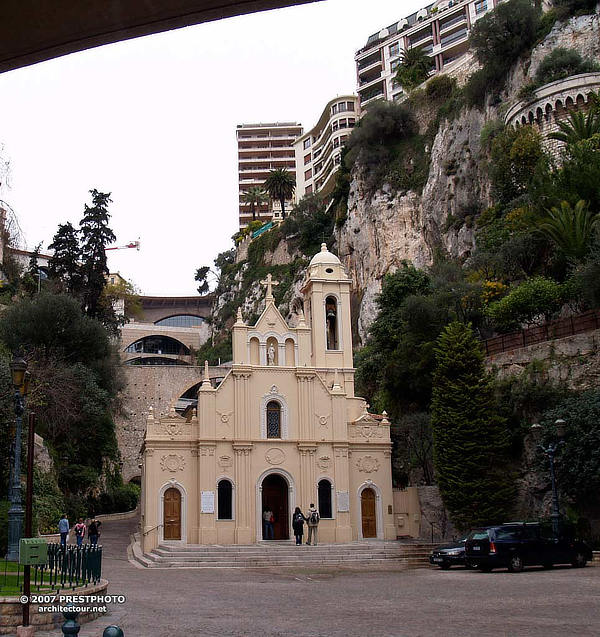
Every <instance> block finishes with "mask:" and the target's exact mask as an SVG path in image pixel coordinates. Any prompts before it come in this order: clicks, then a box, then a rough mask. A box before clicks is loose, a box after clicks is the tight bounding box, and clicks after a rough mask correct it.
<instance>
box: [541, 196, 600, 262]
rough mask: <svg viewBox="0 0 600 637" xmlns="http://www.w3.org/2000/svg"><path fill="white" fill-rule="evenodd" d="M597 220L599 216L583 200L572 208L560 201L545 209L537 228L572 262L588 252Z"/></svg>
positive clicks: (581, 258)
mask: <svg viewBox="0 0 600 637" xmlns="http://www.w3.org/2000/svg"><path fill="white" fill-rule="evenodd" d="M599 221H600V216H599V215H598V214H597V213H596V214H594V213H592V212H591V211H590V209H589V207H588V205H587V203H586V202H585V201H581V200H580V201H578V202H577V203H576V204H575V207H574V208H573V207H571V204H570V203H569V202H568V201H562V202H561V204H560V207H553V208H551V209H550V210H548V211H547V213H546V216H545V217H543V218H542V219H541V220H540V222H539V226H538V228H539V231H540V232H541V233H542V234H543V235H544V236H546V237H547V238H548V239H549V240H550V241H551V242H552V243H553V244H554V245H555V246H556V247H557V248H558V250H560V252H561V253H562V254H563V255H564V256H565V257H566V258H567V260H568V261H569V262H571V263H573V264H574V263H577V262H580V261H582V260H583V259H584V258H585V257H586V256H587V255H588V254H589V251H590V248H591V245H592V241H593V240H594V239H595V238H596V228H597V227H598V222H599Z"/></svg>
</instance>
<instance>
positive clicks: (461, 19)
mask: <svg viewBox="0 0 600 637" xmlns="http://www.w3.org/2000/svg"><path fill="white" fill-rule="evenodd" d="M466 21H467V14H466V13H464V10H463V11H462V12H461V13H460V14H459V15H457V16H456V17H454V18H452V19H451V20H447V21H446V22H443V23H442V22H440V34H441V33H444V32H446V31H448V29H451V28H452V27H455V26H456V25H457V24H464V23H465V22H466Z"/></svg>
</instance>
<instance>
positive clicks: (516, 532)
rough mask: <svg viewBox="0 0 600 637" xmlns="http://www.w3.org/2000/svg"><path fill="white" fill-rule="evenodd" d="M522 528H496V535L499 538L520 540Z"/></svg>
mask: <svg viewBox="0 0 600 637" xmlns="http://www.w3.org/2000/svg"><path fill="white" fill-rule="evenodd" d="M522 534H523V533H522V530H521V529H495V530H494V536H495V538H496V539H497V540H518V539H519V538H520V537H521V536H522Z"/></svg>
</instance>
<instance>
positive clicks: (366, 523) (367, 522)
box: [360, 488, 377, 538]
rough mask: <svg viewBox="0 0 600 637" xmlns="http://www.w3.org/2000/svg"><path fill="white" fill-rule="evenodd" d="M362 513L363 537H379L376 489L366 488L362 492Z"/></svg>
mask: <svg viewBox="0 0 600 637" xmlns="http://www.w3.org/2000/svg"><path fill="white" fill-rule="evenodd" d="M360 515H361V520H362V536H363V538H369V537H377V518H376V516H375V491H373V489H370V488H367V489H364V490H363V492H362V493H361V494H360Z"/></svg>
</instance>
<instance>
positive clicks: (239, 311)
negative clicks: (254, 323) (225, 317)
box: [235, 307, 244, 325]
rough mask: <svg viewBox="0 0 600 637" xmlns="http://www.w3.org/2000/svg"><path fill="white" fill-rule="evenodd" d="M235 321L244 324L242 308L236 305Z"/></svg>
mask: <svg viewBox="0 0 600 637" xmlns="http://www.w3.org/2000/svg"><path fill="white" fill-rule="evenodd" d="M235 322H236V323H237V324H238V325H243V324H244V317H243V316H242V308H241V307H238V309H237V316H236V320H235Z"/></svg>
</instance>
